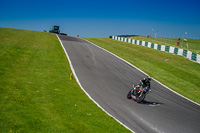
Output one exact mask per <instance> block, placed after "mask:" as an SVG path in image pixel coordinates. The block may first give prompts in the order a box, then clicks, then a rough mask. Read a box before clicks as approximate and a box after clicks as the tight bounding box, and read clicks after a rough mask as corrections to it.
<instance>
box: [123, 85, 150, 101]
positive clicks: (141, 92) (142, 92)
mask: <svg viewBox="0 0 200 133" xmlns="http://www.w3.org/2000/svg"><path fill="white" fill-rule="evenodd" d="M148 93H149V91H148V89H147V87H142V86H140V85H137V86H135V85H133V89H131V90H130V91H129V92H128V94H127V98H128V99H133V100H134V101H136V102H137V103H141V102H142V101H143V100H144V99H145V97H146V94H148Z"/></svg>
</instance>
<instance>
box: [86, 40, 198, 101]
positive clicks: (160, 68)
mask: <svg viewBox="0 0 200 133" xmlns="http://www.w3.org/2000/svg"><path fill="white" fill-rule="evenodd" d="M85 39H87V40H89V41H90V42H93V43H95V44H97V45H99V46H100V47H103V48H105V49H107V50H108V51H110V52H112V53H114V54H116V55H118V56H119V57H122V58H123V59H125V60H127V61H128V62H130V63H131V64H133V65H135V66H136V67H138V68H140V69H141V70H143V71H144V72H146V73H147V74H149V75H150V76H152V77H153V78H155V79H157V80H158V81H160V82H161V83H163V84H165V85H166V86H168V87H170V88H171V89H173V90H175V91H176V92H178V93H180V94H181V95H183V96H185V97H188V98H189V99H191V100H193V101H195V102H197V103H200V82H199V81H200V64H198V63H195V62H192V61H190V60H187V59H185V58H184V57H182V56H178V55H173V54H170V53H166V52H162V51H158V50H154V49H151V48H147V47H143V46H139V45H134V44H130V43H125V42H121V41H117V40H113V39H109V38H85Z"/></svg>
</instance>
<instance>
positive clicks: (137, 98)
mask: <svg viewBox="0 0 200 133" xmlns="http://www.w3.org/2000/svg"><path fill="white" fill-rule="evenodd" d="M145 96H146V94H144V93H143V94H142V95H141V96H140V97H139V96H137V97H136V102H137V103H141V102H142V101H143V100H144V99H145Z"/></svg>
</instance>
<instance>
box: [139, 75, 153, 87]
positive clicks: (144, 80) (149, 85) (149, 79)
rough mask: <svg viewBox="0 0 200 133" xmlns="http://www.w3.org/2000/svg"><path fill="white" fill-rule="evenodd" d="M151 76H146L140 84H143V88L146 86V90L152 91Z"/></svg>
mask: <svg viewBox="0 0 200 133" xmlns="http://www.w3.org/2000/svg"><path fill="white" fill-rule="evenodd" d="M150 82H151V77H150V76H147V77H146V78H144V79H143V80H140V86H142V87H143V88H146V89H145V91H151V90H150V89H151V84H150Z"/></svg>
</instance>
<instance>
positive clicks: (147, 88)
mask: <svg viewBox="0 0 200 133" xmlns="http://www.w3.org/2000/svg"><path fill="white" fill-rule="evenodd" d="M151 79H152V78H151V77H150V76H147V77H146V78H144V79H143V80H140V84H139V85H137V86H134V87H133V90H134V91H133V94H134V95H135V96H136V95H137V91H136V90H137V89H139V88H140V87H142V88H145V91H147V92H148V91H151V90H150V88H151V84H150V82H151Z"/></svg>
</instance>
